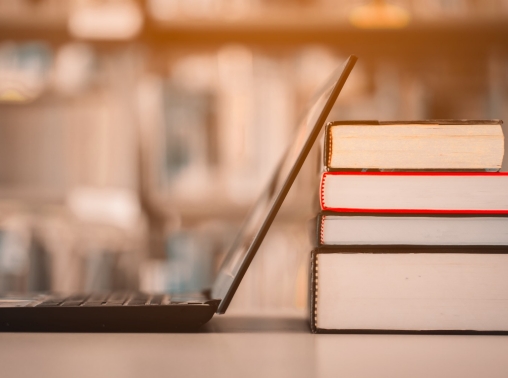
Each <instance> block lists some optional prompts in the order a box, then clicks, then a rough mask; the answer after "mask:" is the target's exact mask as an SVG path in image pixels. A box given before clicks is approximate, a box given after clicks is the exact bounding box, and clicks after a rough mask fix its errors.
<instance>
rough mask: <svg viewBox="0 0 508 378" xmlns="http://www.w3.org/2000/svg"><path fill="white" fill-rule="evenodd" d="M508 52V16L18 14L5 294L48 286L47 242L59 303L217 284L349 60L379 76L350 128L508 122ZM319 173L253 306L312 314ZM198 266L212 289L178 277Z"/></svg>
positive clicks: (480, 12)
mask: <svg viewBox="0 0 508 378" xmlns="http://www.w3.org/2000/svg"><path fill="white" fill-rule="evenodd" d="M362 12H363V13H362ZM372 12H374V13H372ZM119 14H120V15H123V16H122V17H123V19H122V20H123V21H122V20H120V21H122V22H116V21H118V19H119V18H118V17H120V16H118V15H119ZM372 14H374V15H375V17H372ZM112 15H113V16H112ZM358 15H360V16H362V15H364V16H363V18H361V17H360V16H358ZM365 15H366V16H365ZM394 15H395V16H394ZM108 17H109V18H108ZM90 20H92V21H93V22H91V21H90ZM126 20H127V21H129V22H130V23H129V22H127V21H126ZM87 28H88V29H87ZM122 28H123V29H122ZM100 33H103V34H100ZM506 35H508V1H505V0H484V1H475V0H427V1H423V0H422V1H418V0H411V1H410V0H406V1H402V0H400V1H396V0H393V1H390V0H385V1H379V0H376V1H370V0H365V1H362V0H343V1H331V0H299V1H289V0H278V1H264V0H243V1H242V0H235V1H223V0H143V1H141V0H140V1H134V0H90V1H86V0H75V1H66V0H19V1H6V0H0V291H2V290H5V289H6V288H9V287H10V288H12V287H15V288H21V289H26V288H27V287H28V286H27V284H26V282H28V281H30V280H29V279H28V277H29V276H30V274H31V273H30V269H29V268H27V261H29V258H28V257H26V256H29V255H30V253H35V252H33V250H34V248H35V247H34V246H35V245H36V244H37V243H38V244H37V246H41V245H42V246H43V247H44V248H45V249H46V252H47V254H48V255H50V256H53V257H52V261H53V263H52V264H54V268H53V272H58V273H54V277H53V278H52V281H51V282H52V283H49V284H48V282H46V283H45V284H44V285H45V286H44V285H43V286H44V288H48V285H49V288H51V289H57V290H59V291H70V290H76V289H81V290H83V289H94V288H105V289H107V288H108V285H109V286H110V287H115V288H118V287H121V286H122V285H123V286H124V287H133V286H136V285H139V287H141V288H144V289H147V290H148V289H150V290H155V291H157V290H169V291H171V290H174V289H175V287H176V288H179V289H181V288H184V287H186V288H189V287H190V288H193V289H195V288H196V287H195V285H197V283H196V282H198V283H199V284H200V285H202V284H204V283H206V282H209V280H210V279H211V278H210V277H212V276H213V272H210V271H209V269H208V268H210V266H211V267H216V266H217V264H218V262H219V261H220V258H221V256H222V255H221V252H220V251H219V249H220V248H219V247H220V246H223V245H226V244H227V243H226V242H227V241H228V240H230V238H231V237H232V235H234V231H235V230H237V229H238V227H239V226H240V223H241V220H242V218H243V216H244V214H245V213H246V212H247V211H248V209H249V208H250V207H251V206H252V203H253V201H254V200H255V198H256V195H257V194H258V193H259V192H260V190H261V189H262V188H263V187H264V185H265V184H266V183H267V180H268V178H269V176H270V173H271V171H272V170H273V169H274V167H275V164H276V162H277V161H278V159H279V158H280V156H281V154H282V153H283V151H284V149H285V146H286V145H287V143H289V141H290V140H291V137H292V132H293V128H294V124H295V123H296V121H297V119H298V115H299V114H300V113H301V111H302V109H303V108H304V104H305V103H306V101H307V100H308V99H309V97H310V96H311V94H312V93H313V91H314V90H315V89H316V88H317V87H318V86H319V85H320V83H322V82H323V81H324V80H325V79H326V76H327V74H328V73H329V72H331V71H332V70H333V69H334V68H335V67H336V66H337V65H339V64H340V63H341V62H343V61H344V59H345V58H346V57H347V56H348V55H349V54H356V55H358V56H359V58H360V61H359V65H358V66H357V67H356V68H355V70H354V72H353V74H352V76H351V78H350V80H348V83H347V84H346V86H345V88H344V91H343V93H342V94H341V96H340V98H339V101H338V103H337V105H336V107H335V108H334V109H333V111H332V115H331V117H330V118H331V119H383V120H389V119H426V118H501V119H503V118H505V119H506V118H507V116H508V38H506ZM318 156H319V151H317V150H316V151H313V153H312V156H311V158H310V159H309V160H308V162H307V163H306V166H305V167H304V169H303V170H302V173H301V174H300V176H299V177H298V180H297V183H296V184H295V187H294V188H293V189H292V192H291V193H290V195H289V197H288V199H287V201H286V203H285V205H284V206H283V208H282V209H281V213H280V215H279V217H278V224H277V225H276V226H275V227H274V229H273V232H272V231H271V233H270V234H269V239H268V240H267V242H266V245H267V246H266V247H264V248H263V250H262V251H261V252H260V256H259V258H256V260H255V261H259V262H258V263H256V264H255V267H254V269H253V270H252V272H251V271H249V273H248V277H247V278H246V281H245V283H244V284H242V285H243V286H242V287H241V290H243V293H244V294H245V296H246V297H245V298H247V299H242V300H238V301H239V302H238V303H239V304H238V306H239V307H242V306H244V307H247V308H250V307H257V308H259V307H270V306H271V307H273V306H275V307H276V306H279V305H280V306H297V307H298V306H299V307H302V306H304V305H305V299H304V297H305V290H306V278H305V277H306V273H305V264H306V261H307V260H306V257H307V254H308V252H309V248H310V247H309V243H308V240H307V237H306V234H307V220H308V219H309V218H310V217H312V216H313V212H315V208H316V207H315V206H316V200H317V194H316V193H314V187H315V186H316V185H315V184H316V183H315V181H316V180H317V173H316V172H317V170H318V169H319V164H320V163H319V161H318ZM505 166H506V164H505ZM219 218H220V219H222V220H221V221H217V219H219ZM54 230H58V232H56V231H54ZM2 232H3V233H4V235H7V236H6V238H7V239H6V240H7V244H8V245H12V243H14V244H15V245H17V246H21V247H19V248H18V249H19V250H21V249H23V248H24V250H25V254H24V256H25V257H24V260H23V259H20V260H19V261H18V262H19V264H18V265H16V264H14V265H12V266H11V265H8V264H7V268H5V266H4V267H2V261H8V260H2V259H3V258H5V251H4V252H2V250H5V247H2V243H3V242H2V240H3V239H5V237H4V238H3V239H2ZM58 235H65V236H61V237H62V243H61V245H62V246H63V247H61V248H58V247H57V248H56V249H55V245H58V240H59V239H58V238H59V237H60V236H58ZM210 235H212V236H211V240H213V243H208V244H207V243H206V240H207V239H206V238H207V237H210ZM63 239H65V240H63ZM27 240H28V241H27ZM30 240H31V242H29V241H30ZM34 240H35V241H37V243H35V241H34ZM175 245H183V246H184V250H187V251H188V253H186V254H185V256H183V255H179V254H178V253H177V252H175V251H176V249H174V248H173V246H175ZM30 246H31V247H30ZM30 251H32V252H30ZM37 251H39V249H37ZM2 253H4V255H2ZM37 253H38V255H37V256H39V255H40V251H39V252H37ZM271 255H273V256H275V257H271ZM2 256H4V257H2ZM7 256H11V255H7ZM62 256H63V257H62ZM199 256H208V257H206V258H204V260H203V261H204V262H203V264H205V265H206V264H208V265H207V266H208V268H207V267H206V266H203V265H200V263H199V258H198V257H199ZM11 257H12V256H11ZM11 257H9V258H11ZM9 261H11V260H9ZM16 261H17V260H16ZM48 261H49V260H48ZM62 261H63V262H62ZM288 261H289V262H290V263H287V262H288ZM286 263H287V264H286ZM23 264H24V265H23ZM65 264H68V265H65ZM69 264H70V265H69ZM189 264H190V266H192V267H193V268H192V269H194V268H195V270H192V269H190V271H191V272H195V274H198V275H199V274H201V273H202V275H203V277H205V278H203V277H201V278H200V279H198V280H197V281H196V280H195V281H192V277H191V276H192V275H191V276H186V277H183V276H180V275H178V273H177V271H189V269H187V268H188V265H189ZM42 265H44V264H42ZM286 265H287V266H286ZM65 266H67V267H68V269H66V268H65ZM100 266H103V267H106V268H104V269H106V271H107V270H108V269H109V273H101V272H103V271H102V270H101V269H99V267H100ZM186 266H187V268H185V267H186ZM9 269H10V270H9ZM16 269H17V270H16ZM186 269H187V270H186ZM207 269H208V270H207ZM50 270H51V269H50ZM281 271H284V272H285V273H284V274H283V277H282V278H281V277H277V272H278V273H279V274H280V272H281ZM97 272H99V273H100V274H99V273H97ZM114 272H116V273H114ZM119 272H120V273H119ZM122 272H123V273H122ZM168 272H169V273H168ZM196 272H201V273H196ZM207 272H208V273H207ZM48 274H49V273H48ZM94 274H99V275H100V276H103V277H106V278H104V279H103V280H102V281H100V282H99V283H97V284H94V283H93V282H92V281H93V279H92V278H90V277H94ZM108 274H109V275H108ZM42 276H44V275H42ZM117 276H118V277H119V278H118V277H117ZM2 277H4V278H2ZM5 277H7V278H5ZM9 277H10V278H9ZM13 277H14V278H13ZM69 277H75V278H74V279H71V278H69ZM115 277H117V278H115ZM168 277H169V278H168ZM171 277H172V278H171ZM278 279H280V281H283V282H285V284H284V286H283V287H281V290H280V291H279V292H274V293H271V294H270V293H268V292H269V291H270V290H269V288H270V287H275V286H277V285H275V284H274V285H269V284H268V283H265V281H266V282H271V281H270V280H272V281H273V282H277V280H278ZM2 280H4V281H2ZM23 280H25V281H23ZM21 281H23V282H25V286H23V285H21V284H19V282H21ZM2 282H4V283H3V284H2ZM9 282H10V283H11V284H9ZM18 284H19V285H21V286H19V285H18ZM2 285H3V286H2ZM9 285H10V286H9ZM16 285H18V286H16ZM94 285H95V286H94ZM115 285H116V286H115ZM186 285H187V286H186ZM193 285H194V286H193ZM265 286H266V290H265V291H266V293H265V292H263V293H262V294H259V293H255V294H253V293H254V292H255V289H256V287H265ZM240 302H241V303H240ZM249 306H250V307H249Z"/></svg>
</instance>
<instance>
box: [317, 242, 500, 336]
mask: <svg viewBox="0 0 508 378" xmlns="http://www.w3.org/2000/svg"><path fill="white" fill-rule="evenodd" d="M380 252H382V253H380ZM400 252H401V251H395V252H393V251H390V250H389V249H383V250H381V251H376V249H375V248H370V249H368V250H364V251H363V252H362V253H358V250H355V249H349V248H342V249H336V250H330V249H323V248H321V249H317V250H315V251H314V252H313V253H312V272H311V307H310V313H311V314H310V315H311V316H310V321H311V329H312V331H313V332H315V333H358V332H364V333H373V332H377V333H475V332H480V333H507V332H508V280H507V279H506V276H507V275H508V254H506V253H499V251H497V252H496V253H493V252H492V250H489V249H487V250H483V249H481V248H479V249H476V250H471V249H468V248H464V249H463V250H461V249H457V248H450V249H449V250H447V249H443V250H442V251H440V252H441V253H435V252H436V251H435V250H433V249H431V250H426V249H422V248H420V249H411V248H406V250H404V251H403V252H405V253H400ZM501 252H507V250H506V249H505V250H504V251H501Z"/></svg>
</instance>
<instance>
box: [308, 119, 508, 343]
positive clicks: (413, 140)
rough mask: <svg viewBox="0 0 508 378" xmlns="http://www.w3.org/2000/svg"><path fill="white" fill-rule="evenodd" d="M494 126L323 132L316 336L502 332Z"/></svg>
mask: <svg viewBox="0 0 508 378" xmlns="http://www.w3.org/2000/svg"><path fill="white" fill-rule="evenodd" d="M501 124H502V122H501V121H498V120H493V121H464V120H461V121H457V120H450V121H418V122H354V123H352V122H348V123H345V122H334V123H330V124H329V125H327V128H326V135H325V145H324V147H325V148H324V149H323V150H324V163H325V164H324V165H325V169H324V172H323V173H322V176H321V187H320V201H321V210H322V211H321V213H320V214H319V215H318V217H317V227H316V228H315V229H316V235H315V241H316V245H317V248H316V249H315V250H314V251H313V253H312V264H311V301H310V303H311V307H310V312H311V319H310V320H311V329H312V331H313V332H429V333H453V332H487V333H497V332H508V247H507V246H508V216H507V214H508V173H501V172H498V171H499V170H500V169H501V163H502V160H503V154H504V137H503V132H502V128H501Z"/></svg>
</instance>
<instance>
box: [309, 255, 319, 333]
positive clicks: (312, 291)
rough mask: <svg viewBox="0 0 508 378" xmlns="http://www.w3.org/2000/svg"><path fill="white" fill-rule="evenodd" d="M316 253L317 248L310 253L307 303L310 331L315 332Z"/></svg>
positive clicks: (316, 294)
mask: <svg viewBox="0 0 508 378" xmlns="http://www.w3.org/2000/svg"><path fill="white" fill-rule="evenodd" d="M317 253H318V250H316V249H315V250H313V251H312V253H311V257H310V259H311V262H310V269H311V272H310V275H309V277H310V284H309V289H310V302H309V303H310V305H309V312H310V317H309V319H310V330H311V332H312V333H317V328H316V317H317V299H318V298H317V296H318V266H317Z"/></svg>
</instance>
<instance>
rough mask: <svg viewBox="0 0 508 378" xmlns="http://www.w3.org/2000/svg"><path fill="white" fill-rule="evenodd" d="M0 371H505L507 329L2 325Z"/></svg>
mask: <svg viewBox="0 0 508 378" xmlns="http://www.w3.org/2000/svg"><path fill="white" fill-rule="evenodd" d="M0 372H1V373H0V376H1V377H5V378H7V377H9V378H11V377H52V378H60V377H73V378H79V377H94V378H98V377H111V378H113V377H212V378H213V377H277V378H284V377H291V378H298V377H305V378H309V377H390V378H396V377H426V378H435V377H461V378H466V377H503V378H506V377H508V336H435V335H313V334H310V333H309V331H308V327H307V325H306V321H305V320H303V319H301V318H294V317H292V318H289V317H287V318H281V317H274V318H273V317H255V318H245V317H238V316H228V315H225V316H221V317H216V318H214V319H213V320H212V321H211V323H210V324H209V326H208V327H207V328H206V329H204V330H203V331H202V332H199V333H187V334H184V333H174V334H72V333H64V334H49V333H40V334H37V333H3V334H0Z"/></svg>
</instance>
